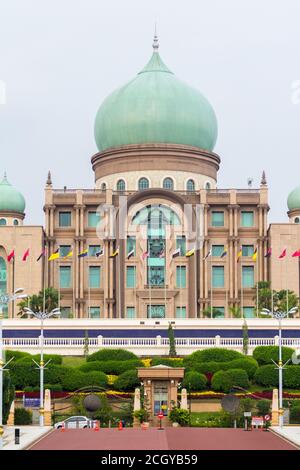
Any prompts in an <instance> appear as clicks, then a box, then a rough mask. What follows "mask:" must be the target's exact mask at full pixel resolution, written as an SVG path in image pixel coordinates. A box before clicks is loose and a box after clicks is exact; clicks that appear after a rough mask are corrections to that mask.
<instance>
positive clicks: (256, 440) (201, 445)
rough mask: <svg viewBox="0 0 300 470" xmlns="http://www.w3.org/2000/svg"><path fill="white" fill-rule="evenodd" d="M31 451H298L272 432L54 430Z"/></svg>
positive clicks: (227, 430) (203, 429) (221, 429)
mask: <svg viewBox="0 0 300 470" xmlns="http://www.w3.org/2000/svg"><path fill="white" fill-rule="evenodd" d="M30 449H31V450H54V449H55V450H125V449H126V450H295V449H296V448H295V447H294V446H293V445H292V444H290V443H288V442H287V441H285V440H284V439H281V438H280V437H278V436H276V435H275V434H273V433H272V432H271V431H269V432H265V431H262V430H254V431H252V432H245V431H244V430H243V429H224V428H215V429H211V428H177V429H176V428H166V429H164V430H163V431H159V430H157V429H155V428H152V429H148V430H145V431H143V430H141V429H133V428H128V429H126V428H125V429H123V430H122V431H119V430H118V429H100V431H98V432H97V431H94V430H92V429H82V430H81V429H72V430H71V429H70V430H65V431H60V430H54V431H53V432H52V433H50V434H48V435H47V436H46V437H44V438H42V439H41V440H40V441H39V442H37V443H35V444H34V445H33V446H32V447H31V448H30Z"/></svg>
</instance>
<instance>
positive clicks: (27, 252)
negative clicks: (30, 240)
mask: <svg viewBox="0 0 300 470" xmlns="http://www.w3.org/2000/svg"><path fill="white" fill-rule="evenodd" d="M28 256H29V248H27V250H26V251H25V253H24V255H23V257H22V261H26V260H27V258H28Z"/></svg>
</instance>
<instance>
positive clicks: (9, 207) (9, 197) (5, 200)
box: [0, 175, 25, 214]
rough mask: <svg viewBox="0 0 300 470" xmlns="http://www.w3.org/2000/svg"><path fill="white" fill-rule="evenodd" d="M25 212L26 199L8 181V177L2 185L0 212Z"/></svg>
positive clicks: (0, 185)
mask: <svg viewBox="0 0 300 470" xmlns="http://www.w3.org/2000/svg"><path fill="white" fill-rule="evenodd" d="M24 210H25V199H24V197H23V195H22V194H21V193H20V192H19V191H17V190H16V189H15V188H14V187H13V186H12V185H11V184H10V183H9V182H8V181H7V178H6V175H4V178H3V180H2V181H1V183H0V212H19V213H20V214H23V213H24Z"/></svg>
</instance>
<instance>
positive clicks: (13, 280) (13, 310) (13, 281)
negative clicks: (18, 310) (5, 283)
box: [11, 253, 15, 318]
mask: <svg viewBox="0 0 300 470" xmlns="http://www.w3.org/2000/svg"><path fill="white" fill-rule="evenodd" d="M12 291H13V293H14V292H15V253H14V257H13V279H12ZM11 314H12V315H11V316H12V318H14V316H15V301H14V300H13V301H12V312H11Z"/></svg>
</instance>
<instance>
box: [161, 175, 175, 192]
mask: <svg viewBox="0 0 300 470" xmlns="http://www.w3.org/2000/svg"><path fill="white" fill-rule="evenodd" d="M163 188H164V189H167V190H169V191H173V189H174V180H173V178H171V177H170V176H167V177H166V178H164V180H163Z"/></svg>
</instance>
